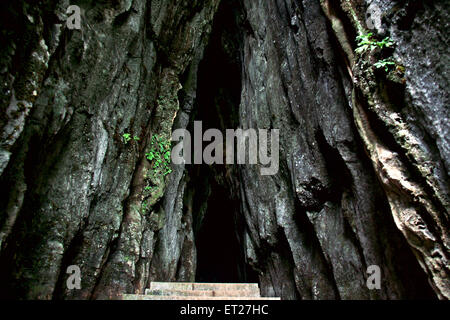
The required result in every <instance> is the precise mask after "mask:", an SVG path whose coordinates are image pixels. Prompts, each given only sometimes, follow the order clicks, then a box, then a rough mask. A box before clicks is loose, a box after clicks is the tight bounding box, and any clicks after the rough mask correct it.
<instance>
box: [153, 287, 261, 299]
mask: <svg viewBox="0 0 450 320" xmlns="http://www.w3.org/2000/svg"><path fill="white" fill-rule="evenodd" d="M145 294H147V295H152V296H200V297H241V296H244V297H259V296H260V293H259V290H255V289H254V288H252V289H251V290H178V289H175V290H174V289H165V290H158V289H146V290H145Z"/></svg>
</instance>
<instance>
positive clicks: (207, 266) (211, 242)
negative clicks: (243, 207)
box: [196, 185, 244, 282]
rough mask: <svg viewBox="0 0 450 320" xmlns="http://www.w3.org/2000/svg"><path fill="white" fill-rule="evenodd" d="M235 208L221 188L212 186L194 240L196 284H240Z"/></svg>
mask: <svg viewBox="0 0 450 320" xmlns="http://www.w3.org/2000/svg"><path fill="white" fill-rule="evenodd" d="M234 208H235V204H234V203H232V200H230V199H228V194H227V192H226V190H224V188H223V187H220V186H217V185H216V186H214V187H213V188H212V192H211V196H210V198H209V200H208V209H207V212H206V214H205V217H204V219H203V223H202V224H201V227H200V229H199V231H198V234H197V238H196V245H197V275H196V280H197V281H199V282H241V281H244V279H243V278H244V277H243V275H242V274H241V273H242V272H240V270H239V269H241V268H242V265H243V261H242V258H243V257H242V255H243V254H242V248H241V247H240V244H239V242H238V239H237V234H236V226H235V212H234Z"/></svg>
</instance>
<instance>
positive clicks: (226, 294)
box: [122, 282, 280, 300]
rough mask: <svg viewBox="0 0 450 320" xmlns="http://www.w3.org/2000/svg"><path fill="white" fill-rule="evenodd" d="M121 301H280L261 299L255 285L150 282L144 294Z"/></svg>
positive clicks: (127, 296) (126, 295)
mask: <svg viewBox="0 0 450 320" xmlns="http://www.w3.org/2000/svg"><path fill="white" fill-rule="evenodd" d="M122 299H123V300H280V298H266V297H261V294H260V291H259V287H258V284H257V283H195V282H151V283H150V288H149V289H145V294H124V295H123V296H122Z"/></svg>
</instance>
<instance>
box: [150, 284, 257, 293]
mask: <svg viewBox="0 0 450 320" xmlns="http://www.w3.org/2000/svg"><path fill="white" fill-rule="evenodd" d="M147 290H217V291H225V290H232V291H236V290H244V291H254V292H258V293H259V287H258V284H257V283H199V282H151V283H150V289H147Z"/></svg>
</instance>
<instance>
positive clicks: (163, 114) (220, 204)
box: [0, 0, 450, 299]
mask: <svg viewBox="0 0 450 320" xmlns="http://www.w3.org/2000/svg"><path fill="white" fill-rule="evenodd" d="M70 4H73V5H78V6H80V7H81V9H82V20H81V21H82V26H81V30H69V29H68V28H67V27H66V24H65V21H66V19H67V14H66V9H67V7H68V6H69V5H70ZM445 4H446V3H445V1H443V0H442V1H388V0H375V1H363V0H341V1H338V0H335V1H332V0H320V1H319V0H304V1H299V0H270V1H268V0H222V1H220V0H195V1H194V0H190V1H183V0H159V1H158V0H152V1H144V0H104V1H93V0H83V1H81V0H80V1H72V2H70V3H69V1H63V0H61V1H56V0H47V1H41V2H39V5H38V4H37V2H36V1H32V0H27V1H14V2H9V3H8V4H6V3H5V4H3V3H2V4H1V11H0V21H1V24H2V31H1V32H2V33H1V34H0V40H1V53H0V57H1V61H0V86H1V90H2V94H1V96H0V108H1V117H0V134H1V140H0V188H1V194H2V196H1V199H0V291H1V297H3V298H22V299H104V298H111V297H114V296H116V295H118V294H123V293H142V292H143V291H144V289H145V288H146V287H148V283H149V282H150V281H153V280H159V281H194V280H216V281H220V280H224V279H225V280H229V281H257V282H259V283H260V287H261V289H262V294H263V295H265V296H280V297H282V298H283V299H404V298H440V299H448V298H449V297H450V283H449V273H450V271H449V263H448V255H449V250H450V243H449V235H448V226H449V221H448V220H449V180H448V175H449V166H450V163H449V161H450V144H449V141H448V140H449V118H450V116H449V109H448V105H449V101H448V86H449V83H450V81H449V78H448V77H449V72H448V71H449V70H448V66H449V61H448V35H447V33H446V30H447V29H448V21H449V14H448V8H447V7H446V6H445ZM369 5H377V6H378V7H379V8H380V9H381V11H382V12H383V17H382V24H381V25H380V26H377V28H376V29H375V30H372V31H371V32H373V33H374V35H375V36H376V37H377V38H379V39H382V38H384V37H386V36H389V37H390V38H391V39H392V40H393V41H394V42H395V47H394V48H391V49H389V50H387V51H386V50H384V51H383V50H374V51H370V52H364V53H356V52H355V48H356V46H357V44H356V42H355V40H354V39H355V37H356V36H357V35H362V34H366V33H367V32H369V31H370V30H368V29H367V26H366V22H365V19H366V17H365V13H366V10H367V8H368V6H369ZM387 56H389V57H392V58H393V60H394V61H395V63H396V65H395V67H393V68H391V69H389V70H388V71H384V70H383V69H377V68H375V67H374V63H375V62H377V61H378V60H379V59H380V57H387ZM194 120H202V121H203V127H204V128H203V129H204V130H206V129H207V128H218V129H221V130H225V129H227V128H243V129H248V128H260V129H264V128H265V129H272V128H275V129H280V170H279V172H278V173H277V174H276V175H273V176H262V175H261V174H260V167H259V166H258V165H234V166H233V165H212V166H207V165H172V170H173V171H172V172H171V173H170V174H168V175H166V174H165V172H163V171H164V170H163V168H155V167H154V163H152V162H151V161H148V160H147V159H146V156H145V154H146V152H147V151H148V150H149V149H150V148H151V146H152V137H158V138H160V139H162V140H164V141H168V140H169V139H170V135H171V132H172V130H174V129H177V128H188V129H192V126H193V121H194ZM124 134H129V135H130V136H131V137H132V139H131V140H129V141H127V140H126V139H124V136H123V135H124ZM134 137H136V138H135V139H134ZM216 230H217V231H216ZM214 236H215V238H213V237H214ZM221 237H222V238H221ZM224 242H226V243H224ZM215 247H217V249H216V250H215V251H216V253H214V248H215ZM211 248H212V249H211ZM211 250H212V251H211ZM217 252H218V253H219V254H217ZM223 257H228V258H227V259H228V260H227V262H226V263H227V265H226V266H227V268H225V269H226V270H225V269H224V268H222V267H220V266H216V267H214V266H213V265H214V263H216V262H217V263H218V264H220V263H221V261H222V262H223V260H221V259H222V258H223ZM213 262H214V263H213ZM70 265H78V266H80V268H81V274H82V283H81V284H82V289H80V290H68V289H67V286H66V279H67V276H68V274H66V269H67V267H68V266H70ZM370 265H378V266H380V268H381V270H382V285H381V289H380V290H369V289H368V287H367V285H366V280H367V277H368V274H367V272H366V270H367V267H368V266H370ZM208 267H210V268H211V269H210V270H209V272H210V273H211V272H213V273H215V274H216V275H217V276H218V278H211V277H210V275H208ZM214 268H216V269H214ZM211 270H212V271H211ZM227 271H229V272H230V274H231V275H227V276H229V278H225V276H224V277H222V278H220V276H221V274H222V272H223V273H224V274H225V273H226V272H227Z"/></svg>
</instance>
